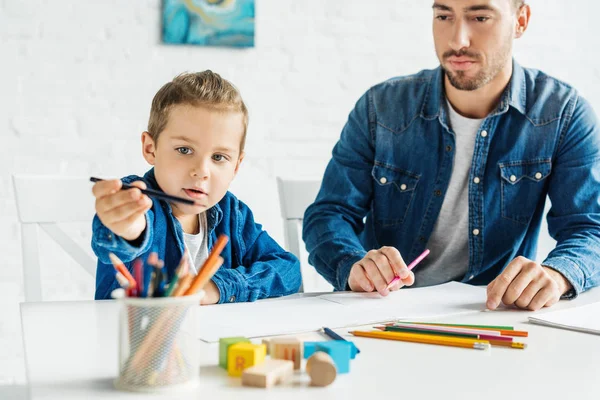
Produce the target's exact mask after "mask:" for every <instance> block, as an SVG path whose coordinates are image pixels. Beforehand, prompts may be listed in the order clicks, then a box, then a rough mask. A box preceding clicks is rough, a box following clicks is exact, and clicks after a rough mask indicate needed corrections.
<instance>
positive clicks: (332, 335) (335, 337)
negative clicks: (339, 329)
mask: <svg viewBox="0 0 600 400" xmlns="http://www.w3.org/2000/svg"><path fill="white" fill-rule="evenodd" d="M323 332H324V333H325V334H326V335H327V336H329V337H330V338H332V339H333V340H342V341H344V342H348V343H352V342H350V341H348V340H346V339H344V338H343V337H341V336H340V335H338V334H337V333H335V332H334V331H333V330H331V329H329V328H326V327H323ZM352 347H354V351H355V352H356V354H358V353H360V350H359V349H358V347H356V345H355V344H354V343H352Z"/></svg>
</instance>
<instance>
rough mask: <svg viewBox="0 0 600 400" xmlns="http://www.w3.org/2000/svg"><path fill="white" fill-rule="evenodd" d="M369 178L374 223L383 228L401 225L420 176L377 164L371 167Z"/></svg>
mask: <svg viewBox="0 0 600 400" xmlns="http://www.w3.org/2000/svg"><path fill="white" fill-rule="evenodd" d="M371 176H372V177H373V180H374V185H373V186H374V188H373V192H374V197H373V204H372V212H373V218H374V219H375V222H377V223H378V224H380V225H383V226H390V225H398V224H402V223H403V222H404V218H405V217H406V214H407V213H408V209H409V208H410V205H411V203H412V200H413V197H414V195H415V189H416V188H417V184H418V183H419V178H420V175H417V174H415V173H413V172H410V171H406V170H402V169H399V168H393V167H388V166H382V165H379V164H377V165H375V166H374V167H373V170H372V171H371Z"/></svg>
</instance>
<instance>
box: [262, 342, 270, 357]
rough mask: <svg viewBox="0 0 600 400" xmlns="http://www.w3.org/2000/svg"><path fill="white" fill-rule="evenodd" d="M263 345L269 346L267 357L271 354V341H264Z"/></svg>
mask: <svg viewBox="0 0 600 400" xmlns="http://www.w3.org/2000/svg"><path fill="white" fill-rule="evenodd" d="M262 344H264V345H265V346H267V355H269V354H271V339H263V340H262Z"/></svg>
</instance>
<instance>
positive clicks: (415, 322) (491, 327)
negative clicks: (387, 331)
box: [396, 321, 515, 331]
mask: <svg viewBox="0 0 600 400" xmlns="http://www.w3.org/2000/svg"><path fill="white" fill-rule="evenodd" d="M396 322H397V323H399V324H419V325H434V326H451V327H456V328H458V327H460V328H467V329H469V328H470V329H494V330H502V331H513V330H514V329H515V328H513V327H512V326H498V325H465V324H442V323H437V322H420V321H396Z"/></svg>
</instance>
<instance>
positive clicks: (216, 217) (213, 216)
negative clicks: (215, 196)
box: [144, 168, 223, 233]
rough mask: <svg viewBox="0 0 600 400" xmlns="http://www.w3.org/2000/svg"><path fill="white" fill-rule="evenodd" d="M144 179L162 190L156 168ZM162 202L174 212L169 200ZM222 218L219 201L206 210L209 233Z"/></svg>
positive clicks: (145, 175)
mask: <svg viewBox="0 0 600 400" xmlns="http://www.w3.org/2000/svg"><path fill="white" fill-rule="evenodd" d="M144 180H145V181H146V182H147V183H149V186H150V187H151V188H152V189H156V190H162V189H161V188H160V186H159V185H158V182H157V181H156V176H155V175H154V168H151V169H150V170H149V171H148V172H146V173H145V174H144ZM160 203H161V204H162V205H163V207H164V208H165V209H166V210H167V212H168V213H169V215H172V214H173V210H172V208H171V204H169V202H167V201H163V200H161V201H160ZM222 219H223V210H221V207H220V206H219V204H218V203H217V204H215V205H214V206H212V207H211V208H209V209H208V210H206V221H207V225H208V232H209V233H210V232H212V231H213V230H214V229H215V226H217V225H218V224H219V222H221V220H222Z"/></svg>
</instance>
